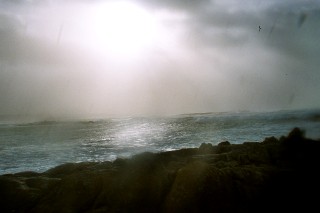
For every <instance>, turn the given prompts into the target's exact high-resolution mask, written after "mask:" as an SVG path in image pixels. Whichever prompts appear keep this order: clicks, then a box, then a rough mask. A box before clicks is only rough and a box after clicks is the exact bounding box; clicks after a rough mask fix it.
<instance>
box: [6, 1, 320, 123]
mask: <svg viewBox="0 0 320 213" xmlns="http://www.w3.org/2000/svg"><path fill="white" fill-rule="evenodd" d="M319 23H320V1H317V0H282V1H279V0H268V1H262V0H241V1H239V0H212V1H210V0H170V1H169V0H161V1H160V0H127V1H125V0H123V1H122V0H117V1H114V0H90V1H89V0H68V1H66V0H41V1H40V0H0V115H2V116H5V115H15V116H37V117H38V118H43V119H51V118H57V117H59V118H66V117H78V118H85V117H108V116H109V117H112V116H136V115H137V116H141V115H143V116H144V115H151V116H154V115H175V114H182V113H202V112H225V111H273V110H286V109H305V108H319V107H320V95H319V92H320V84H319V82H320V70H319V67H320V60H319V55H320V24H319ZM259 26H260V28H259Z"/></svg>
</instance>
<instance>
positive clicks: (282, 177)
mask: <svg viewBox="0 0 320 213" xmlns="http://www.w3.org/2000/svg"><path fill="white" fill-rule="evenodd" d="M319 168H320V140H313V139H309V138H306V137H305V136H304V132H303V131H302V130H301V129H299V128H294V129H293V130H292V131H291V132H290V133H289V134H288V135H287V136H282V137H280V138H275V137H270V138H266V139H265V140H264V141H262V142H245V143H243V144H230V143H229V142H228V141H225V142H221V143H219V144H218V145H216V146H212V145H211V144H201V146H200V147H199V148H190V149H181V150H177V151H170V152H163V153H142V154H139V155H135V156H133V157H132V158H130V159H117V160H115V161H114V162H102V163H93V162H83V163H68V164H63V165H60V166H57V167H55V168H53V169H50V170H48V171H46V172H43V173H36V172H21V173H16V174H6V175H1V176H0V212H34V213H38V212H39V213H40V212H41V213H42V212H47V213H49V212H52V213H53V212H68V213H69V212H184V213H185V212H217V213H220V212H224V213H225V212H237V213H240V212H271V211H285V212H288V211H299V210H300V211H303V212H311V211H312V212H317V211H319V209H320V207H319V205H318V195H317V194H318V193H319V189H320V175H319V174H318V173H319V171H318V170H319Z"/></svg>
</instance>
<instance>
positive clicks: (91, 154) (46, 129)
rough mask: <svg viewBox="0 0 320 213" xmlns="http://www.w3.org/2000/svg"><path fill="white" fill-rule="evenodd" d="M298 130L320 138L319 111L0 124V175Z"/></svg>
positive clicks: (234, 141)
mask: <svg viewBox="0 0 320 213" xmlns="http://www.w3.org/2000/svg"><path fill="white" fill-rule="evenodd" d="M294 127H300V128H302V129H304V130H305V131H306V136H307V137H311V138H314V139H318V138H320V131H319V130H320V110H304V111H303V110H301V111H280V112H264V113H258V112H238V113H205V114H199V113H198V114H184V115H177V116H172V117H135V118H121V119H99V120H86V121H51V120H44V121H35V122H28V123H26V122H24V123H2V124H0V138H1V141H0V174H4V173H15V172H20V171H26V170H31V171H38V172H41V171H45V170H47V169H49V168H51V167H54V166H57V165H59V164H62V163H67V162H82V161H106V160H111V161H112V160H115V159H116V158H118V157H130V156H132V155H133V154H137V153H140V152H144V151H150V152H161V151H169V150H176V149H180V148H190V147H198V146H199V145H200V144H201V143H203V142H205V143H212V144H217V143H219V142H221V141H229V142H231V143H243V142H246V141H253V142H254V141H262V140H263V139H264V138H266V137H270V136H275V137H280V136H282V135H286V134H287V133H288V132H289V131H290V130H291V129H292V128H294Z"/></svg>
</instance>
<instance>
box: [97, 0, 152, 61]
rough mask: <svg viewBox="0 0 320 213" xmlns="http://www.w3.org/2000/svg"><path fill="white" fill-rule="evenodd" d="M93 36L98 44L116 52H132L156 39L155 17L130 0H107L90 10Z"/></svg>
mask: <svg viewBox="0 0 320 213" xmlns="http://www.w3.org/2000/svg"><path fill="white" fill-rule="evenodd" d="M94 17H95V18H94V25H93V27H94V36H95V41H96V42H97V44H99V48H102V49H103V50H104V51H106V52H108V53H111V54H112V55H117V56H133V55H135V54H139V53H141V52H142V51H145V50H147V49H148V48H149V47H151V46H152V45H153V44H154V43H155V42H156V39H157V34H158V33H157V30H158V29H157V27H158V26H157V22H156V19H155V17H154V16H153V15H152V14H151V13H149V12H148V11H146V10H144V9H143V8H141V7H139V6H138V5H135V4H133V3H130V2H126V1H118V2H108V3H104V4H103V5H99V6H97V7H96V9H95V11H94Z"/></svg>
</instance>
